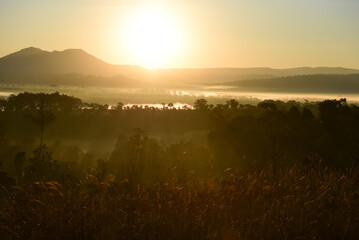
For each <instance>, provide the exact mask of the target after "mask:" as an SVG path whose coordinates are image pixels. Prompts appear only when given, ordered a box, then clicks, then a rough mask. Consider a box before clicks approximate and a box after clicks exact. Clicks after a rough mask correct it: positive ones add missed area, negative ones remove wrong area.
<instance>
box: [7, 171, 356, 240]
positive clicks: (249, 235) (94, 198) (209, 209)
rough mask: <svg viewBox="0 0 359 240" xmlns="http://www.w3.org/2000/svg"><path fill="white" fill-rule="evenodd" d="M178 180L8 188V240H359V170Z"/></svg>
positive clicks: (231, 174) (227, 174) (88, 181)
mask: <svg viewBox="0 0 359 240" xmlns="http://www.w3.org/2000/svg"><path fill="white" fill-rule="evenodd" d="M224 175H225V176H224V177H223V179H221V180H219V179H210V178H208V179H199V178H197V177H196V176H195V174H193V173H190V174H187V175H186V176H185V177H183V176H182V177H179V176H175V175H172V177H171V178H168V179H166V181H161V182H158V183H157V184H155V185H153V186H150V187H146V188H144V187H141V186H139V185H138V186H131V184H130V181H128V180H127V179H125V180H116V179H115V178H114V177H113V176H111V175H108V176H106V177H105V178H104V179H99V178H97V177H96V176H94V175H88V176H87V177H86V178H85V179H83V180H81V181H80V182H76V183H73V182H72V183H71V182H68V183H66V184H63V185H60V184H59V183H57V182H35V183H33V184H32V185H30V186H24V187H11V188H5V187H4V188H2V189H1V195H0V196H1V197H0V198H1V201H0V204H1V205H0V236H1V239H357V238H358V236H359V197H358V196H359V195H358V193H359V185H358V182H359V181H358V180H359V171H358V168H348V169H346V170H337V169H331V168H320V169H316V170H314V169H307V170H304V169H301V168H298V167H294V168H291V169H286V170H281V171H279V172H278V176H277V177H276V181H273V177H272V176H271V175H270V174H269V173H267V172H266V171H256V172H250V173H247V174H245V175H239V174H238V173H235V172H232V170H230V169H228V170H227V171H226V172H225V173H224Z"/></svg>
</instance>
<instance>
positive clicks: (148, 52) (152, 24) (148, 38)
mask: <svg viewBox="0 0 359 240" xmlns="http://www.w3.org/2000/svg"><path fill="white" fill-rule="evenodd" d="M123 37H124V45H125V46H124V47H125V50H126V52H127V54H128V55H129V57H130V58H132V59H131V60H132V61H133V62H135V63H136V64H138V65H141V66H143V67H146V68H159V67H162V66H163V65H166V62H167V61H169V60H170V59H171V58H172V57H174V56H175V55H176V53H178V51H179V48H180V47H181V34H180V29H179V27H178V26H177V25H176V23H175V21H174V19H173V18H172V17H171V16H170V15H167V14H166V12H165V11H163V9H161V8H156V7H146V8H143V9H141V10H139V11H137V12H135V13H133V15H132V16H131V18H130V19H129V20H128V22H127V23H126V24H125V28H124V34H123Z"/></svg>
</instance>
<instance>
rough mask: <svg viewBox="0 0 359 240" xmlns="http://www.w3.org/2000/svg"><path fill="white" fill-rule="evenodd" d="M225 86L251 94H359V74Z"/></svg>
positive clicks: (251, 81) (304, 76) (242, 82)
mask: <svg viewBox="0 0 359 240" xmlns="http://www.w3.org/2000/svg"><path fill="white" fill-rule="evenodd" d="M225 84H226V85H229V86H234V87H237V90H240V91H251V92H257V91H260V92H301V93H310V92H311V93H359V74H347V75H344V74H314V75H298V76H287V77H277V78H272V79H253V80H242V81H236V82H230V83H225ZM232 90H233V89H232Z"/></svg>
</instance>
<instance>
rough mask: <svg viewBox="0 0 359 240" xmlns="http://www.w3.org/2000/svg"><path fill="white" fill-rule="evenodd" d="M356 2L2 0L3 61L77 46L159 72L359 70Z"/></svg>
mask: <svg viewBox="0 0 359 240" xmlns="http://www.w3.org/2000/svg"><path fill="white" fill-rule="evenodd" d="M358 13H359V1H357V0H272V1H269V0H216V1H215V0H192V1H189V0H167V1H143V0H142V1H141V0H118V1H115V0H112V1H104V0H76V1H73V0H32V1H29V0H1V1H0V30H1V32H0V34H1V35H0V36H1V37H0V56H4V55H6V54H9V53H11V52H15V51H18V50H20V49H22V48H26V47H29V46H34V47H38V48H41V49H44V50H48V51H52V50H64V49H68V48H81V49H84V50H85V51H87V52H88V53H90V54H92V55H94V56H96V57H98V58H100V59H102V60H104V61H106V62H109V63H114V64H131V65H143V66H146V67H162V68H196V67H273V68H288V67H301V66H311V67H316V66H330V67H338V66H340V67H349V68H359V44H358V43H359V14H358Z"/></svg>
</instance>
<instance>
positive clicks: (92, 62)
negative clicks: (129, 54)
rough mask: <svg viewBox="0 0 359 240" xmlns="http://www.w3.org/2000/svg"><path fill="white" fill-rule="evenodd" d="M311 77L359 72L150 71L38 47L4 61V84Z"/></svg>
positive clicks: (0, 64) (0, 69)
mask: <svg viewBox="0 0 359 240" xmlns="http://www.w3.org/2000/svg"><path fill="white" fill-rule="evenodd" d="M311 74H359V70H356V69H347V68H328V67H319V68H310V67H302V68H290V69H272V68H201V69H157V70H148V69H145V68H142V67H139V66H130V65H114V64H109V63H106V62H104V61H102V60H100V59H98V58H96V57H94V56H92V55H90V54H88V53H87V52H85V51H83V50H81V49H68V50H64V51H52V52H49V51H44V50H41V49H39V48H34V47H29V48H25V49H22V50H20V51H18V52H15V53H12V54H9V55H7V56H4V57H2V58H0V82H2V83H27V84H30V83H34V84H35V83H36V84H66V85H84V86H86V85H87V83H88V84H90V85H91V86H96V85H99V86H109V87H111V86H116V87H120V86H126V87H128V86H133V87H143V86H145V85H146V86H149V85H151V86H156V87H157V86H162V87H169V86H183V85H188V84H190V85H191V86H194V85H203V84H206V83H207V84H208V83H209V84H218V83H223V82H235V81H240V80H253V79H271V78H276V77H284V76H295V75H311ZM86 79H89V80H88V82H87V80H86Z"/></svg>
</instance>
